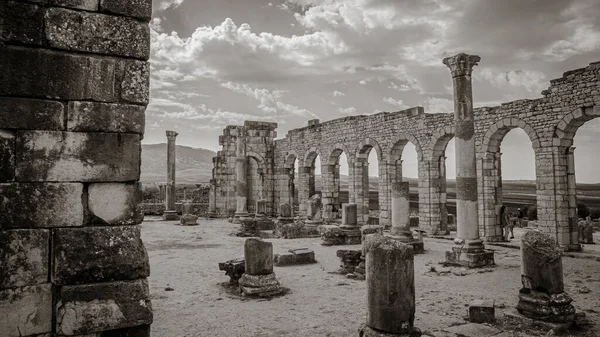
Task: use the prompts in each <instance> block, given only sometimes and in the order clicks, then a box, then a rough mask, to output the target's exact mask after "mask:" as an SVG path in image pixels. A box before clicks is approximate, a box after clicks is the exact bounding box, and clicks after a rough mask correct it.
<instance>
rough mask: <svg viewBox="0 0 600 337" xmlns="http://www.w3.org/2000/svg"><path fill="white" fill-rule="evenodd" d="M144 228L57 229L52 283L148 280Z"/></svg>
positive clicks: (54, 238) (53, 241) (148, 267)
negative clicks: (142, 229)
mask: <svg viewBox="0 0 600 337" xmlns="http://www.w3.org/2000/svg"><path fill="white" fill-rule="evenodd" d="M140 229H141V228H140V226H116V227H113V226H103V227H83V228H60V229H55V230H54V231H53V239H52V251H53V255H54V261H53V264H52V267H53V268H52V282H53V283H54V284H58V285H66V284H82V283H95V282H108V281H118V280H135V279H140V278H146V277H148V275H149V274H150V266H149V263H148V253H147V252H146V248H144V244H143V243H142V240H141V238H140Z"/></svg>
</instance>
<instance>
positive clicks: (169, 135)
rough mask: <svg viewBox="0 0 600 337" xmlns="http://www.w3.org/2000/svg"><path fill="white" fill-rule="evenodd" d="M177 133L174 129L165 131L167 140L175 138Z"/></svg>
mask: <svg viewBox="0 0 600 337" xmlns="http://www.w3.org/2000/svg"><path fill="white" fill-rule="evenodd" d="M177 135H179V134H178V133H177V132H175V131H167V139H168V140H173V141H174V140H175V137H177Z"/></svg>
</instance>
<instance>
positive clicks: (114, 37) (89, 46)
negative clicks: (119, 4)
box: [44, 0, 150, 60]
mask: <svg viewBox="0 0 600 337" xmlns="http://www.w3.org/2000/svg"><path fill="white" fill-rule="evenodd" d="M95 3H96V6H97V3H98V2H97V0H96V1H95ZM44 21H45V25H44V31H45V36H46V40H47V41H48V43H49V44H50V46H52V47H53V48H58V49H65V50H72V51H79V52H86V53H96V54H105V55H115V56H126V57H132V58H138V59H142V60H147V59H148V57H149V56H150V28H149V27H148V25H147V24H144V23H142V22H139V21H137V20H134V19H132V18H128V17H123V16H113V15H103V14H98V13H90V12H81V11H72V10H69V9H64V8H49V9H48V10H47V11H46V13H45V20H44Z"/></svg>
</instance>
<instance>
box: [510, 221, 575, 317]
mask: <svg viewBox="0 0 600 337" xmlns="http://www.w3.org/2000/svg"><path fill="white" fill-rule="evenodd" d="M521 282H522V283H523V287H522V288H521V290H519V303H518V304H517V310H518V311H519V312H520V313H521V314H523V315H524V316H527V317H529V318H533V319H539V320H543V321H549V322H554V323H571V322H573V321H574V320H575V308H574V307H573V305H572V304H571V302H572V299H571V297H570V296H569V295H568V294H567V293H565V291H564V282H563V268H562V252H561V250H560V248H559V247H558V245H557V243H556V240H555V239H554V238H553V237H552V236H550V235H547V234H543V233H541V232H538V231H528V232H527V233H525V235H523V237H522V239H521Z"/></svg>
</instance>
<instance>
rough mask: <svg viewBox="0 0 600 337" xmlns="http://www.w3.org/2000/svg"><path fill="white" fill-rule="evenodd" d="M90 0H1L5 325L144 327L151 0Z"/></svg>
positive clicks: (10, 328)
mask: <svg viewBox="0 0 600 337" xmlns="http://www.w3.org/2000/svg"><path fill="white" fill-rule="evenodd" d="M98 3H99V2H98V1H61V2H59V1H52V2H50V1H0V13H1V14H0V17H1V19H0V31H1V33H0V107H1V108H0V158H2V160H1V162H0V196H2V197H0V210H1V211H0V270H1V272H0V335H1V336H3V337H13V336H23V337H25V336H29V337H30V336H75V335H76V336H84V335H86V336H91V335H97V336H100V335H108V334H110V335H114V336H134V335H135V336H139V337H148V336H150V324H151V323H152V304H151V302H150V294H149V290H148V282H147V280H146V278H147V276H148V275H149V264H148V255H147V252H146V249H145V248H144V245H143V243H142V240H141V237H140V231H141V226H139V224H141V222H142V221H143V207H142V199H143V195H142V189H141V184H140V183H139V178H140V160H141V159H140V154H141V139H142V137H143V134H144V115H145V110H146V105H147V104H148V95H149V70H150V69H149V68H150V66H149V64H148V62H147V60H148V57H149V54H150V30H149V29H148V22H149V20H150V18H151V14H152V8H151V4H152V3H151V1H133V0H123V1H102V5H101V6H99V5H98ZM123 32H127V33H126V34H124V33H123ZM99 252H101V254H99ZM109 331H110V332H109Z"/></svg>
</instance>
